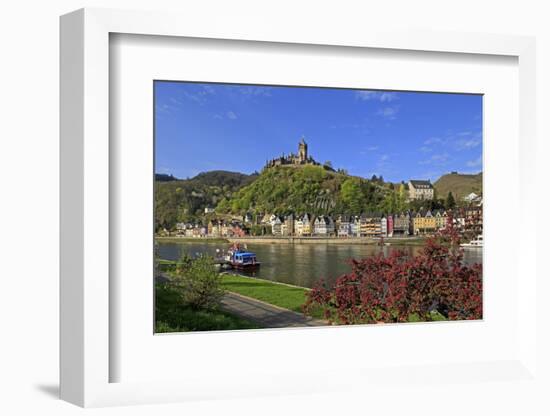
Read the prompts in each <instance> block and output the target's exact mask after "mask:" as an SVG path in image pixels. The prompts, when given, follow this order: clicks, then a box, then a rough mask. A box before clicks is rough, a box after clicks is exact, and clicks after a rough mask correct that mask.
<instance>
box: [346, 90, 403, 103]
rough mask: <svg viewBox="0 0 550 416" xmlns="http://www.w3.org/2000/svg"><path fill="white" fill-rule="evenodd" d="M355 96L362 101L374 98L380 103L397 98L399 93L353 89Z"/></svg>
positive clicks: (389, 101)
mask: <svg viewBox="0 0 550 416" xmlns="http://www.w3.org/2000/svg"><path fill="white" fill-rule="evenodd" d="M355 97H356V98H357V99H359V100H363V101H369V100H376V101H380V102H381V103H391V102H392V101H395V100H397V99H399V95H397V93H395V92H389V91H368V90H361V91H355Z"/></svg>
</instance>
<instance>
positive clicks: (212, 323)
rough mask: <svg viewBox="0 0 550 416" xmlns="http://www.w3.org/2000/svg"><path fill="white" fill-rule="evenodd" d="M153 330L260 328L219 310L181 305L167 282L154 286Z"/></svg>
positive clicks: (181, 330) (182, 330)
mask: <svg viewBox="0 0 550 416" xmlns="http://www.w3.org/2000/svg"><path fill="white" fill-rule="evenodd" d="M155 289H156V290H155V296H156V305H155V332H189V331H220V330H226V331H227V330H235V329H255V328H260V326H258V325H257V324H256V323H254V322H251V321H248V320H246V319H243V318H240V317H238V316H235V315H231V314H229V313H227V312H224V311H221V310H215V311H206V310H193V309H191V308H190V307H188V306H186V305H183V304H182V303H181V301H180V300H179V296H178V293H177V292H176V291H175V290H174V289H173V288H171V287H170V286H169V285H167V284H157V285H156V287H155Z"/></svg>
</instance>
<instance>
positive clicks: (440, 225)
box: [433, 209, 447, 230]
mask: <svg viewBox="0 0 550 416" xmlns="http://www.w3.org/2000/svg"><path fill="white" fill-rule="evenodd" d="M433 216H434V219H435V228H436V230H442V229H444V228H445V227H446V226H447V211H445V210H443V209H438V210H435V211H434V212H433Z"/></svg>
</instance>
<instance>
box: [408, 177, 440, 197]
mask: <svg viewBox="0 0 550 416" xmlns="http://www.w3.org/2000/svg"><path fill="white" fill-rule="evenodd" d="M431 199H434V188H433V186H432V184H431V182H430V181H429V180H417V179H411V180H410V181H409V200H431Z"/></svg>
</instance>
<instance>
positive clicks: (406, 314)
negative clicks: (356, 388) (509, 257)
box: [304, 221, 483, 324]
mask: <svg viewBox="0 0 550 416" xmlns="http://www.w3.org/2000/svg"><path fill="white" fill-rule="evenodd" d="M449 224H450V225H448V226H447V228H446V229H445V230H443V231H442V232H440V233H439V235H437V236H435V237H432V238H429V239H428V240H427V241H426V243H425V245H424V247H423V248H422V251H421V252H420V253H419V254H417V255H414V256H408V255H406V254H405V253H404V252H403V251H394V252H392V253H391V254H390V255H389V256H387V257H385V256H384V255H383V254H379V255H378V256H373V257H367V258H365V259H361V260H351V266H352V270H351V273H348V274H345V275H343V276H340V277H339V278H338V279H337V280H336V282H335V284H334V285H333V286H331V287H326V286H325V285H324V284H323V283H322V282H321V283H320V284H319V285H317V286H316V287H315V288H313V290H311V291H310V292H309V294H308V297H307V300H306V303H305V304H304V312H305V313H310V312H311V311H312V310H313V309H316V308H321V310H322V311H323V312H324V316H325V318H326V319H328V320H329V321H330V322H332V323H336V324H365V323H381V322H384V323H389V322H409V321H411V320H412V319H413V317H414V320H419V321H432V320H434V319H435V317H443V318H445V319H449V320H465V319H481V318H482V304H483V302H482V291H483V284H482V283H483V282H482V266H481V264H473V265H465V264H464V263H463V254H464V252H463V250H462V249H461V248H460V246H459V241H460V237H459V234H458V232H457V231H456V230H455V229H454V227H453V226H452V221H450V222H449Z"/></svg>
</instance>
